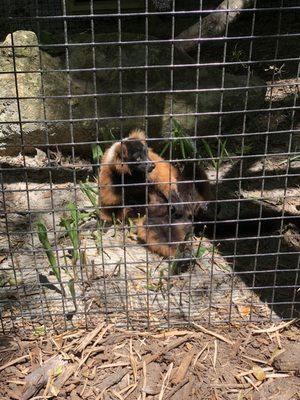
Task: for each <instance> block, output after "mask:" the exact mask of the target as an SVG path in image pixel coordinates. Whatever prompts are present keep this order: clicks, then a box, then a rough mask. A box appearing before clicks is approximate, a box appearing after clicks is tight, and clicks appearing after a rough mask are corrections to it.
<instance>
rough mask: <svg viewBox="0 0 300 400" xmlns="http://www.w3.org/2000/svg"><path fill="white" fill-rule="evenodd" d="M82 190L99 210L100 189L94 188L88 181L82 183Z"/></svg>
mask: <svg viewBox="0 0 300 400" xmlns="http://www.w3.org/2000/svg"><path fill="white" fill-rule="evenodd" d="M80 189H81V191H82V193H84V194H85V195H86V197H87V198H88V199H89V200H90V202H91V203H92V206H93V207H95V209H97V210H98V188H96V187H94V186H92V185H91V184H90V182H89V181H86V182H80Z"/></svg>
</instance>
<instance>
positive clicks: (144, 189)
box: [98, 130, 211, 264]
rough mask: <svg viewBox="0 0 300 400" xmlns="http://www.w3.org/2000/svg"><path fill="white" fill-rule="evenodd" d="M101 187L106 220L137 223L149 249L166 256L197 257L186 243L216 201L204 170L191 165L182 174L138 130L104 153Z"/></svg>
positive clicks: (101, 199)
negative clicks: (196, 218) (198, 217)
mask: <svg viewBox="0 0 300 400" xmlns="http://www.w3.org/2000/svg"><path fill="white" fill-rule="evenodd" d="M194 168H195V170H194ZM193 177H195V180H197V181H199V180H200V182H197V183H194V182H192V181H191V179H192V178H193ZM188 180H190V182H186V181H188ZM98 184H99V206H100V207H101V218H102V219H104V220H109V221H111V220H112V216H113V213H114V215H115V217H116V218H117V219H120V220H124V219H125V218H126V217H130V218H133V219H135V221H136V224H137V233H138V237H139V239H140V240H142V241H143V242H144V243H145V244H146V245H147V246H148V248H149V250H151V251H153V252H155V253H157V254H159V255H161V256H164V257H170V256H171V257H174V256H178V258H183V259H184V258H187V257H190V256H191V252H190V249H189V248H188V247H189V246H187V245H184V244H182V242H183V241H184V240H185V238H186V236H187V235H188V234H189V233H190V232H191V228H192V223H191V221H192V216H193V214H197V213H198V212H199V210H200V208H201V203H202V204H203V202H205V201H207V200H210V198H211V196H210V189H209V182H208V178H207V175H206V173H205V172H204V171H203V170H202V169H201V168H200V167H199V166H197V165H196V166H195V167H194V166H193V163H192V162H190V163H187V164H186V165H185V167H184V168H183V170H182V171H179V170H178V169H177V168H175V167H174V166H172V165H171V164H170V163H169V162H167V161H165V160H164V159H162V158H161V157H160V156H159V155H158V154H156V153H154V152H153V151H152V150H151V149H149V148H148V147H147V144H146V140H145V134H144V132H143V131H140V130H134V131H132V132H131V133H130V135H129V137H128V138H126V139H123V140H122V141H120V142H117V143H114V144H113V145H112V146H111V147H110V148H109V149H108V150H107V151H106V152H105V153H104V155H103V157H102V161H101V167H100V172H99V179H98ZM183 264H184V263H183Z"/></svg>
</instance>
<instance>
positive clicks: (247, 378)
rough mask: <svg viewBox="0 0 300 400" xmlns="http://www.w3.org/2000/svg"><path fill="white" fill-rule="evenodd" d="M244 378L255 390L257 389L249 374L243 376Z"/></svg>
mask: <svg viewBox="0 0 300 400" xmlns="http://www.w3.org/2000/svg"><path fill="white" fill-rule="evenodd" d="M244 379H245V380H246V381H247V382H248V383H250V385H251V386H253V387H254V389H255V390H257V391H258V388H257V386H256V385H255V383H254V382H252V379H250V378H249V376H244Z"/></svg>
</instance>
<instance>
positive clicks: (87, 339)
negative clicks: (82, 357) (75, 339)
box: [74, 322, 105, 353]
mask: <svg viewBox="0 0 300 400" xmlns="http://www.w3.org/2000/svg"><path fill="white" fill-rule="evenodd" d="M104 325H105V322H102V323H101V324H99V325H98V326H97V327H96V328H95V329H94V330H92V331H91V332H90V333H89V334H87V335H86V336H85V337H84V338H83V340H82V341H81V343H79V345H78V346H77V347H76V349H75V351H74V352H75V353H82V352H83V350H84V349H85V348H86V347H87V346H88V345H89V344H90V342H91V341H92V340H93V339H94V338H95V337H96V336H97V335H98V333H99V332H100V331H101V329H102V328H103V327H104Z"/></svg>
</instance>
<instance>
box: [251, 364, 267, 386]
mask: <svg viewBox="0 0 300 400" xmlns="http://www.w3.org/2000/svg"><path fill="white" fill-rule="evenodd" d="M252 373H253V375H254V377H255V379H257V380H258V381H261V382H262V381H264V380H265V379H266V373H265V371H264V370H263V369H262V368H261V367H259V366H258V365H257V366H255V367H253V368H252Z"/></svg>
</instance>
